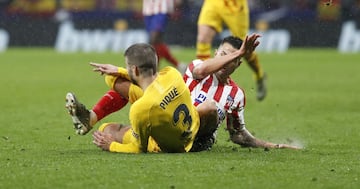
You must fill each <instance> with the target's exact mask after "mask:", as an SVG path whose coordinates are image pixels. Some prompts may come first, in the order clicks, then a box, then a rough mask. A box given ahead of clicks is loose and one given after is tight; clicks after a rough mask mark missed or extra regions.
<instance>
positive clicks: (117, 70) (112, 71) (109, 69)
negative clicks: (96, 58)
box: [90, 62, 130, 81]
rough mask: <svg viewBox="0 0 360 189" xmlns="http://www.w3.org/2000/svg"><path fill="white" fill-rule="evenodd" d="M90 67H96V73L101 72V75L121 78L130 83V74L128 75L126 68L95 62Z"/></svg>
mask: <svg viewBox="0 0 360 189" xmlns="http://www.w3.org/2000/svg"><path fill="white" fill-rule="evenodd" d="M90 65H91V66H93V67H94V68H93V71H94V72H99V73H100V74H101V75H103V74H106V75H111V76H116V77H118V76H120V77H122V78H124V79H127V80H129V81H130V77H129V74H128V73H127V70H126V69H125V68H122V67H118V66H115V65H112V64H99V63H94V62H90Z"/></svg>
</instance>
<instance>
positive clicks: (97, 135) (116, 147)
mask: <svg viewBox="0 0 360 189" xmlns="http://www.w3.org/2000/svg"><path fill="white" fill-rule="evenodd" d="M93 143H94V144H95V145H96V146H98V147H99V148H101V149H103V150H106V151H110V152H122V153H140V152H141V150H140V148H139V145H137V144H136V143H135V142H132V143H129V144H121V143H119V142H116V141H115V139H114V138H113V137H112V136H111V134H109V133H104V132H101V131H95V132H94V133H93Z"/></svg>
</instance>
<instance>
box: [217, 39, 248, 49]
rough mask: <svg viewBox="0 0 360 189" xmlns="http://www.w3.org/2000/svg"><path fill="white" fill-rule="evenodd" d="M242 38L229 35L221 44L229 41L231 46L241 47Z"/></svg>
mask: <svg viewBox="0 0 360 189" xmlns="http://www.w3.org/2000/svg"><path fill="white" fill-rule="evenodd" d="M242 42H243V41H242V40H241V39H240V38H238V37H235V36H228V37H225V38H224V39H223V40H222V41H221V43H220V45H222V44H224V43H229V44H230V45H231V46H233V47H234V48H236V49H240V47H241V44H242Z"/></svg>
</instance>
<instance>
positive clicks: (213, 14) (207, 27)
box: [196, 1, 222, 60]
mask: <svg viewBox="0 0 360 189" xmlns="http://www.w3.org/2000/svg"><path fill="white" fill-rule="evenodd" d="M213 2H215V1H204V4H203V5H202V7H201V11H200V15H199V19H198V23H197V25H198V33H197V37H196V57H197V58H199V59H202V60H205V59H208V58H210V56H211V44H212V41H213V39H214V37H215V35H216V34H217V33H219V32H221V30H222V20H221V18H220V17H219V16H218V14H217V10H216V5H213Z"/></svg>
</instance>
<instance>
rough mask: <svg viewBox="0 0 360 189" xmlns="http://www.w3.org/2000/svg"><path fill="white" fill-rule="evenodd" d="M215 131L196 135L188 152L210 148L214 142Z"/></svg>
mask: <svg viewBox="0 0 360 189" xmlns="http://www.w3.org/2000/svg"><path fill="white" fill-rule="evenodd" d="M215 139H216V133H213V134H211V135H208V136H201V137H196V138H195V140H194V143H193V146H192V147H191V149H190V152H201V151H206V150H211V148H212V146H213V145H214V143H215Z"/></svg>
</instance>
